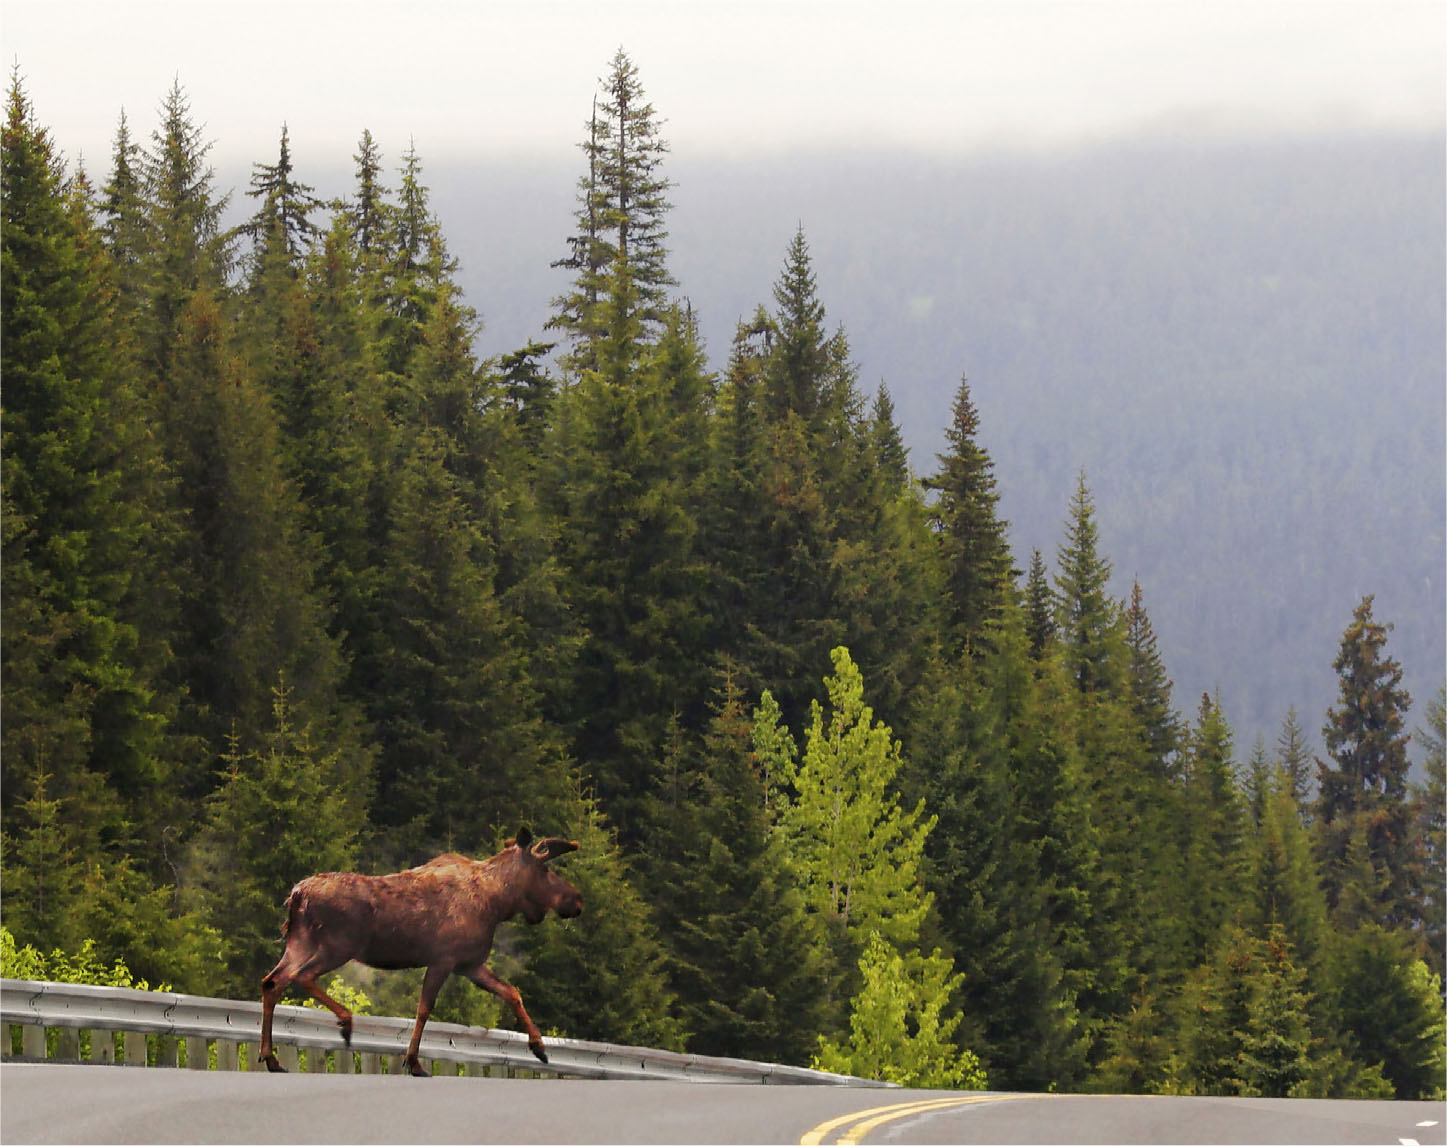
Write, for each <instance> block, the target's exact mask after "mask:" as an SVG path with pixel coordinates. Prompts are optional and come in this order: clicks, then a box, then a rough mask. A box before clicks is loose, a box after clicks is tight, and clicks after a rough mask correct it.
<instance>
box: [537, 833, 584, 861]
mask: <svg viewBox="0 0 1447 1146" xmlns="http://www.w3.org/2000/svg"><path fill="white" fill-rule="evenodd" d="M577 850H578V841H577V840H564V839H559V838H558V837H557V836H549V837H548V838H547V839H545V840H539V841H538V843H537V845H536V846H535V847H534V848H533V855H535V856H537V857H538V858H539V859H541V860H542V861H543V862H544V863H547V862H548V860H551V859H557V858H558V856H562V855H567V854H568V853H569V852H575V851H577Z"/></svg>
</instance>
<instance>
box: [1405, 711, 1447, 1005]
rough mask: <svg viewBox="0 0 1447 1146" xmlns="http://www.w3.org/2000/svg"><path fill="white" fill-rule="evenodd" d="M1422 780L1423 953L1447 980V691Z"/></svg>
mask: <svg viewBox="0 0 1447 1146" xmlns="http://www.w3.org/2000/svg"><path fill="white" fill-rule="evenodd" d="M1417 738H1418V739H1419V740H1420V741H1421V742H1422V746H1423V758H1422V772H1423V778H1422V782H1421V783H1420V784H1419V785H1415V786H1414V792H1413V796H1414V798H1415V800H1416V803H1417V806H1418V808H1419V809H1420V811H1419V813H1418V816H1419V822H1418V825H1417V828H1416V837H1417V840H1418V842H1419V846H1420V848H1421V849H1422V861H1421V867H1422V875H1423V878H1422V907H1421V909H1420V915H1421V920H1422V948H1423V957H1424V958H1425V959H1426V960H1427V965H1428V966H1429V967H1430V968H1431V969H1432V972H1433V973H1434V974H1435V975H1437V977H1438V978H1444V971H1443V961H1444V957H1447V931H1444V918H1443V917H1444V915H1447V872H1444V860H1447V751H1444V746H1447V686H1443V687H1441V688H1438V690H1437V695H1436V696H1435V697H1433V698H1432V700H1431V701H1430V702H1428V704H1427V727H1426V728H1424V729H1420V730H1419V731H1418V733H1417Z"/></svg>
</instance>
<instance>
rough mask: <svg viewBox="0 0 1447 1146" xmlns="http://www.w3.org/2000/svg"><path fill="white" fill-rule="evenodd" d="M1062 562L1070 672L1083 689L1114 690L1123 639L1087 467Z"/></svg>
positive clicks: (1059, 591)
mask: <svg viewBox="0 0 1447 1146" xmlns="http://www.w3.org/2000/svg"><path fill="white" fill-rule="evenodd" d="M1058 566H1059V571H1058V572H1057V573H1056V577H1055V588H1056V596H1057V600H1058V602H1059V605H1058V613H1057V619H1056V624H1057V626H1058V630H1059V634H1060V640H1061V643H1062V645H1063V647H1064V651H1065V659H1066V664H1067V665H1068V667H1069V669H1070V673H1071V676H1072V677H1073V678H1074V679H1075V683H1076V687H1077V688H1079V689H1080V691H1081V692H1082V693H1087V694H1090V693H1097V692H1106V693H1111V694H1116V693H1117V692H1118V690H1119V688H1120V686H1121V683H1122V682H1121V678H1120V672H1119V667H1120V664H1121V658H1120V657H1119V656H1117V655H1116V652H1117V650H1118V648H1119V646H1120V640H1121V627H1120V612H1119V609H1118V608H1117V607H1116V604H1115V602H1114V601H1113V600H1112V598H1111V597H1110V594H1109V593H1108V592H1107V588H1108V586H1109V582H1110V575H1111V565H1110V561H1109V560H1108V559H1107V558H1106V557H1105V556H1104V555H1102V554H1101V552H1100V533H1099V529H1098V527H1097V526H1096V523H1095V502H1094V499H1093V498H1092V497H1091V494H1090V490H1089V489H1088V488H1087V487H1086V484H1085V474H1084V473H1081V475H1080V480H1079V482H1078V483H1077V485H1076V489H1075V496H1074V498H1073V499H1072V501H1071V503H1070V520H1069V522H1068V524H1067V527H1066V540H1065V542H1064V544H1062V545H1061V547H1060V553H1059V557H1058Z"/></svg>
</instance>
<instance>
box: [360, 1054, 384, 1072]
mask: <svg viewBox="0 0 1447 1146" xmlns="http://www.w3.org/2000/svg"><path fill="white" fill-rule="evenodd" d="M362 1073H363V1074H381V1073H382V1056H381V1055H379V1054H364V1055H362Z"/></svg>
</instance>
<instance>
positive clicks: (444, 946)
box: [260, 827, 583, 1075]
mask: <svg viewBox="0 0 1447 1146" xmlns="http://www.w3.org/2000/svg"><path fill="white" fill-rule="evenodd" d="M577 848H578V845H577V844H576V843H575V842H573V841H570V840H564V839H557V838H548V839H544V840H539V841H537V842H536V843H534V842H533V836H532V833H531V832H530V831H528V829H527V828H526V827H524V828H520V829H518V834H517V838H516V839H514V840H508V841H507V843H506V845H505V846H504V848H503V850H502V851H500V852H498V853H497V855H495V856H493V857H492V858H491V859H486V860H470V859H468V858H467V857H466V856H463V855H457V854H455V853H449V854H447V855H441V856H438V857H437V858H436V859H434V860H430V861H429V862H427V863H425V864H423V865H422V866H421V867H414V868H410V869H408V870H407V871H401V872H397V873H396V874H394V875H357V874H355V873H353V872H336V871H332V872H323V873H322V874H320V875H313V876H308V877H307V878H306V879H304V880H302V881H301V882H300V883H298V884H297V885H296V886H295V887H293V888H292V889H291V894H290V895H289V896H287V900H286V911H287V917H286V922H285V923H284V924H283V925H282V932H281V933H282V936H283V938H284V939H285V940H286V949H285V950H284V951H283V953H282V956H281V961H280V962H279V963H277V965H276V966H275V967H274V968H272V970H271V972H270V973H269V974H268V975H267V976H266V978H265V979H263V980H262V983H261V1053H260V1058H261V1061H263V1062H265V1063H266V1066H267V1069H268V1070H272V1071H280V1070H283V1069H284V1068H283V1067H282V1065H281V1064H280V1063H279V1062H278V1061H277V1059H276V1052H275V1050H274V1049H273V1047H272V1044H271V1023H272V1013H273V1012H274V1011H275V1010H276V1004H277V1002H278V1001H279V1000H280V999H281V997H282V995H283V994H284V993H285V992H286V989H287V988H288V987H290V986H292V985H293V984H294V985H296V986H298V987H301V988H303V989H304V990H306V991H308V992H309V993H310V994H311V995H312V996H313V997H314V998H315V999H316V1000H317V1001H318V1002H320V1003H321V1004H322V1005H323V1006H325V1007H326V1008H327V1009H328V1010H329V1011H331V1012H332V1014H334V1015H336V1016H337V1025H338V1026H339V1027H340V1028H341V1031H342V1039H343V1040H344V1041H345V1043H346V1045H347V1046H351V1043H352V1013H351V1011H349V1010H347V1008H346V1007H344V1006H342V1004H341V1003H339V1002H337V1001H336V1000H335V999H333V998H332V997H331V996H330V995H328V994H327V993H326V992H325V991H323V990H322V988H321V986H320V984H319V983H318V979H319V978H320V977H321V976H322V975H325V974H326V973H327V972H328V971H333V970H335V969H336V968H338V967H340V966H341V965H342V964H343V963H346V962H348V961H350V960H353V959H355V960H356V961H357V962H358V963H365V964H366V965H367V966H369V967H377V968H381V969H384V970H392V969H396V968H401V967H426V968H427V973H426V975H425V976H424V977H423V979H422V994H421V997H420V998H419V999H418V1001H417V1022H416V1024H415V1025H414V1026H413V1028H412V1041H411V1043H410V1044H409V1045H408V1047H407V1059H406V1061H407V1067H408V1069H409V1070H410V1071H411V1072H412V1073H413V1074H414V1075H426V1073H427V1072H426V1071H425V1070H424V1069H423V1068H422V1064H421V1062H420V1061H419V1060H418V1057H417V1052H418V1047H419V1046H420V1045H421V1042H422V1028H423V1027H424V1026H425V1025H426V1024H427V1017H428V1016H429V1015H430V1014H431V1013H432V1004H433V1003H434V1002H435V1001H436V999H437V992H438V991H440V990H441V989H442V984H443V982H444V981H445V980H446V979H447V976H448V975H450V974H452V973H453V972H454V971H455V972H456V973H457V974H459V975H462V976H464V977H466V978H468V979H470V980H472V982H474V983H476V984H477V985H478V986H479V987H482V988H483V989H484V990H487V991H491V992H492V993H493V994H494V995H496V996H497V997H498V998H499V999H501V1000H502V1001H503V1002H504V1003H506V1004H507V1005H508V1006H510V1007H511V1008H512V1009H513V1012H514V1013H515V1014H516V1015H517V1017H518V1021H519V1022H520V1023H521V1024H522V1026H523V1029H524V1030H525V1031H526V1032H527V1036H528V1047H529V1048H530V1049H531V1050H532V1052H533V1054H535V1055H537V1057H538V1058H539V1059H541V1060H542V1061H543V1062H547V1061H548V1056H547V1052H546V1051H544V1050H543V1036H542V1034H541V1033H540V1032H539V1031H538V1028H537V1027H536V1026H535V1025H534V1024H533V1021H532V1019H531V1018H529V1017H528V1013H527V1011H526V1010H525V1009H524V1008H523V1001H522V996H521V995H519V994H518V992H517V988H515V987H513V986H512V985H511V984H509V983H505V982H503V981H502V980H501V979H499V978H498V977H497V976H496V975H494V974H493V973H492V971H491V970H490V969H489V968H488V966H487V957H488V954H489V952H491V950H492V939H493V934H494V932H495V931H496V930H497V925H498V924H499V923H501V922H503V921H504V920H507V919H511V918H513V917H514V916H517V915H521V916H522V917H523V918H524V919H525V920H527V922H529V923H541V922H542V921H543V919H544V918H545V917H546V916H547V914H548V912H549V911H551V912H553V913H554V914H556V915H558V916H559V917H560V918H563V919H571V918H572V917H574V916H576V915H578V914H580V913H581V912H582V910H583V897H582V896H581V895H580V894H579V893H578V889H577V888H575V887H574V886H573V885H572V884H570V883H569V882H568V881H567V880H565V879H564V878H563V877H562V876H560V875H558V874H557V873H556V872H554V871H552V870H551V869H549V867H548V866H547V865H548V862H549V861H550V860H553V859H555V858H556V857H558V856H560V855H564V854H566V853H567V852H571V851H576V850H577Z"/></svg>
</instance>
